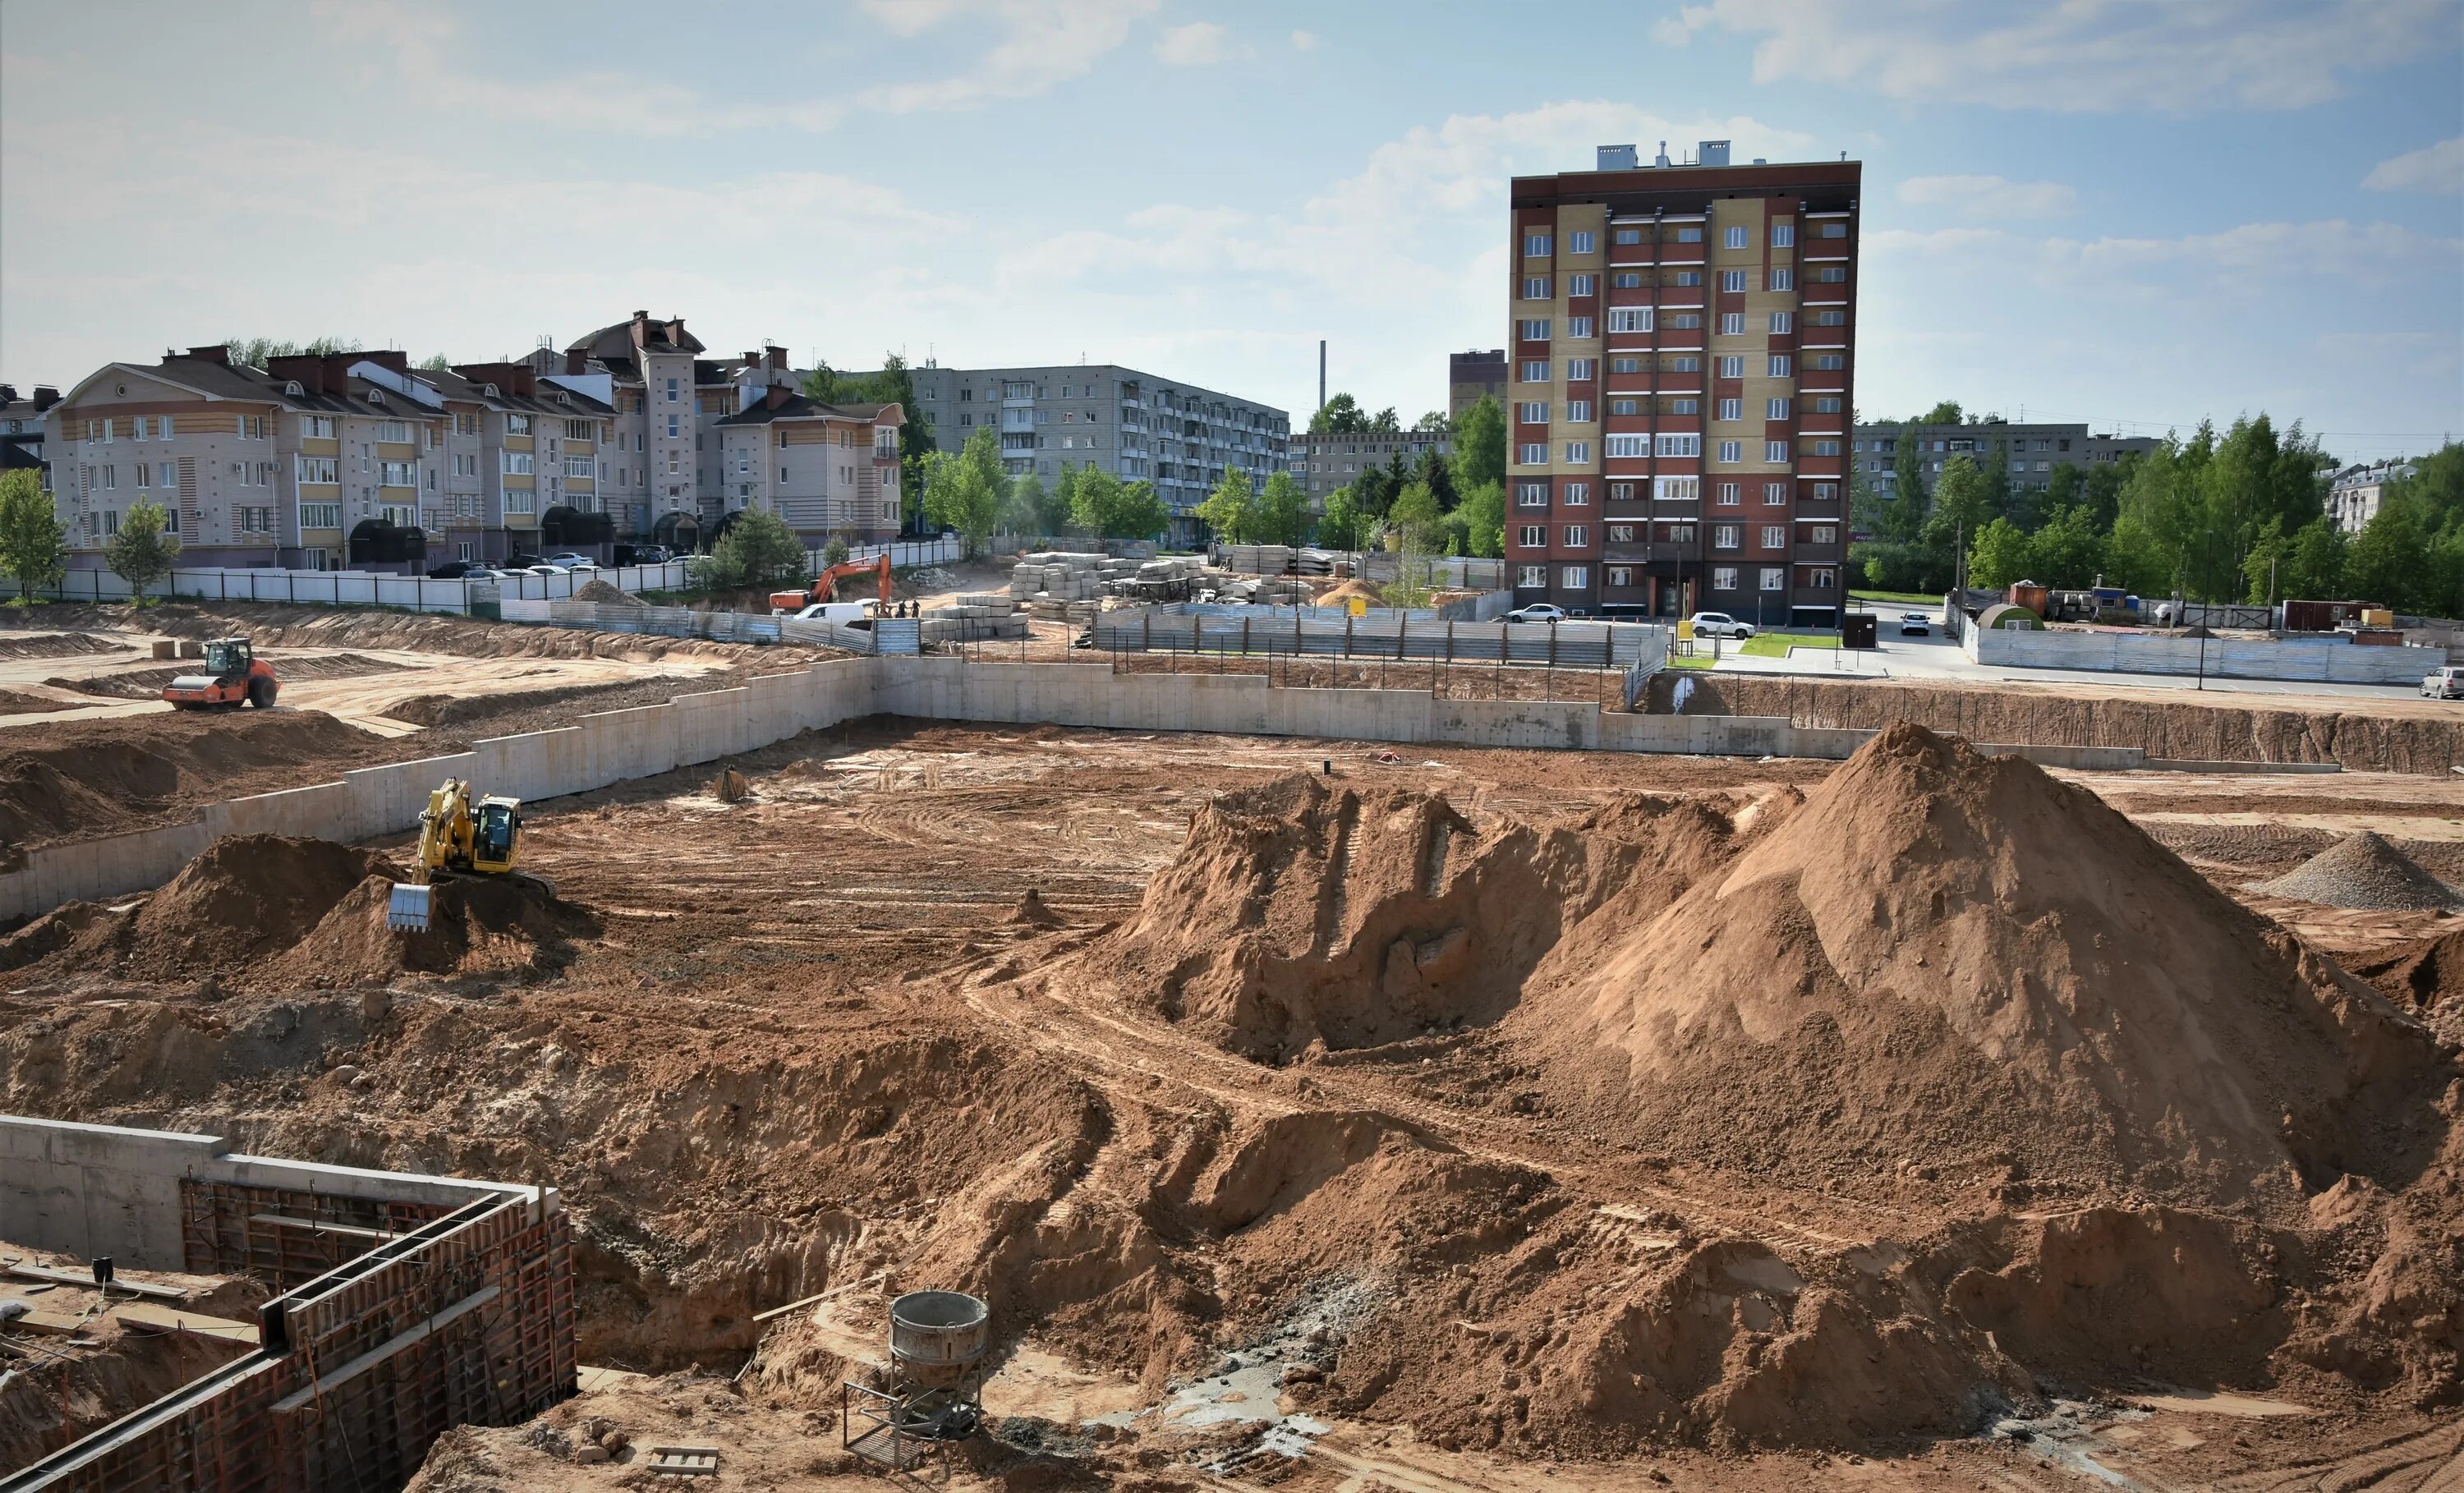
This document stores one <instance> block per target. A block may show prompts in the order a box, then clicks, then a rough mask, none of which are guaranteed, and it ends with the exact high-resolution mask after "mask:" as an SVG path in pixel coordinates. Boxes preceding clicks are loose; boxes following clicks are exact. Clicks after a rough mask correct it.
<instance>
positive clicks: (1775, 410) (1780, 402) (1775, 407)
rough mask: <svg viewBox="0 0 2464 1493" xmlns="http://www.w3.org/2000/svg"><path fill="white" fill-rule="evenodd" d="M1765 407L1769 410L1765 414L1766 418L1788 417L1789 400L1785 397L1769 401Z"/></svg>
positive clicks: (1781, 418)
mask: <svg viewBox="0 0 2464 1493" xmlns="http://www.w3.org/2000/svg"><path fill="white" fill-rule="evenodd" d="M1763 407H1764V409H1765V410H1766V411H1767V413H1766V414H1765V416H1764V418H1765V419H1769V420H1785V419H1787V418H1788V401H1787V400H1785V399H1773V400H1770V401H1767V402H1766V403H1765V404H1764V406H1763Z"/></svg>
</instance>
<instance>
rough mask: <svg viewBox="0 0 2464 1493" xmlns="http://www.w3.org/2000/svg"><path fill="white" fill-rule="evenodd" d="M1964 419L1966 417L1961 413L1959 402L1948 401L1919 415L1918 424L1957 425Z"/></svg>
mask: <svg viewBox="0 0 2464 1493" xmlns="http://www.w3.org/2000/svg"><path fill="white" fill-rule="evenodd" d="M1964 418H1966V417H1965V416H1964V415H1963V414H1962V413H1961V411H1960V408H1959V401H1957V400H1955V399H1946V400H1944V401H1943V402H1942V403H1941V404H1939V405H1936V406H1933V407H1932V408H1931V409H1928V410H1926V411H1925V413H1924V414H1922V415H1919V416H1918V417H1917V419H1916V423H1917V424H1918V425H1957V424H1959V423H1960V421H1961V420H1962V419H1964Z"/></svg>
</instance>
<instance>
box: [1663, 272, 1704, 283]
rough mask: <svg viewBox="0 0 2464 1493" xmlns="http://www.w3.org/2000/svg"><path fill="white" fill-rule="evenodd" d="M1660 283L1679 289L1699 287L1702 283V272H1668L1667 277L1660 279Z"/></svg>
mask: <svg viewBox="0 0 2464 1493" xmlns="http://www.w3.org/2000/svg"><path fill="white" fill-rule="evenodd" d="M1702 283H1703V272H1702V271H1700V270H1671V271H1669V272H1668V274H1667V277H1666V278H1664V279H1662V280H1661V284H1663V285H1676V286H1681V287H1690V286H1695V285H1700V284H1702Z"/></svg>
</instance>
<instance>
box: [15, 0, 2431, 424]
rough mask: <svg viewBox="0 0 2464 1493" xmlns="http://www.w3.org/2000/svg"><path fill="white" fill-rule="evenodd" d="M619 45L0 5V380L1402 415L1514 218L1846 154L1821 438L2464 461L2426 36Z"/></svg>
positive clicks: (2151, 1)
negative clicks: (1662, 170)
mask: <svg viewBox="0 0 2464 1493" xmlns="http://www.w3.org/2000/svg"><path fill="white" fill-rule="evenodd" d="M1706 137H1707V138H1720V137H1727V138H1730V139H1733V140H1734V141H1735V142H1736V151H1737V156H1738V159H1740V160H1743V159H1746V158H1749V157H1751V156H1756V155H1762V156H1769V157H1771V158H1773V159H1814V158H1822V159H1829V158H1834V157H1836V156H1837V154H1838V153H1839V152H1841V151H1843V150H1844V151H1846V152H1848V153H1849V154H1850V155H1851V156H1852V157H1855V158H1857V159H1859V160H1861V161H1863V162H1864V163H1865V184H1866V186H1865V198H1864V205H1863V207H1864V228H1865V240H1864V255H1865V278H1864V284H1863V286H1862V290H1861V301H1860V315H1859V320H1860V345H1861V347H1862V349H1863V357H1862V365H1861V368H1860V371H1859V384H1858V392H1859V406H1860V407H1861V408H1862V410H1863V411H1864V412H1865V413H1867V414H1868V415H1899V414H1905V413H1909V412H1913V411H1914V410H1917V409H1920V408H1922V407H1924V406H1927V405H1929V404H1931V403H1932V402H1933V401H1934V400H1935V399H1937V398H1957V399H1960V400H1962V401H1964V402H1965V403H1967V404H1968V405H1969V406H1970V407H1971V408H1980V407H1981V408H1990V409H1999V410H2003V411H2006V412H2008V413H2010V414H2012V415H2013V416H2016V415H2017V414H2019V413H2020V411H2021V409H2022V408H2023V407H2024V409H2025V411H2026V413H2027V414H2028V415H2029V416H2031V417H2035V418H2053V419H2079V420H2088V421H2091V422H2094V423H2095V424H2097V425H2098V426H2099V428H2115V427H2119V428H2123V429H2124V430H2127V431H2132V432H2139V431H2161V430H2162V429H2164V428H2166V427H2167V426H2170V425H2174V424H2177V423H2180V424H2187V423H2189V422H2193V421H2196V420H2197V419H2199V418H2201V417H2202V416H2213V417H2215V418H2217V419H2219V420H2229V419H2231V418H2232V417H2233V415H2235V414H2236V413H2239V412H2242V411H2246V410H2248V411H2255V410H2258V409H2262V408H2263V409H2266V410H2269V411H2270V412H2272V413H2275V414H2276V415H2277V416H2278V418H2279V419H2285V418H2291V417H2295V416H2299V417H2301V418H2303V419H2305V420H2306V421H2307V422H2308V424H2309V426H2310V428H2313V429H2316V430H2320V431H2322V432H2324V433H2325V437H2326V444H2327V446H2328V448H2329V450H2333V451H2336V452H2337V453H2338V454H2340V455H2348V456H2364V455H2375V454H2384V453H2389V452H2399V451H2413V450H2423V449H2426V448H2427V447H2429V446H2431V445H2434V444H2435V442H2436V440H2437V439H2438V438H2439V436H2440V435H2441V434H2443V433H2446V432H2454V433H2457V434H2464V362H2459V348H2464V195H2459V185H2464V0H2311V3H2299V0H2241V3H2235V0H2196V3H2194V0H2006V3H2000V4H1991V5H1973V6H1970V5H1960V4H1952V3H1937V0H1862V3H1859V4H1858V5H1854V6H1850V5H1838V4H1816V3H1799V0H1714V3H1711V4H1705V5H1676V4H1661V5H1652V4H1616V3H1612V4H1602V5H1598V6H1596V7H1585V6H1581V5H1573V6H1562V7H1559V8H1556V9H1554V10H1552V11H1551V20H1550V21H1549V22H1548V24H1547V25H1546V26H1542V25H1541V24H1539V23H1538V22H1536V21H1535V20H1534V19H1533V18H1532V13H1531V12H1529V11H1526V10H1523V9H1522V8H1517V7H1508V6H1496V5H1484V6H1479V7H1463V8H1461V9H1460V10H1459V11H1453V10H1449V9H1447V8H1440V7H1433V6H1428V5H1418V6H1395V7H1373V6H1369V5H1360V4H1337V5H1328V4H1323V3H1320V4H1313V5H1277V4H1246V5H1240V6H1233V5H1229V4H1220V3H1218V4H1198V3H1188V0H1077V3H1072V0H883V3H878V4H874V3H848V4H842V5H832V6H824V5H803V4H781V5H772V6H764V7H730V8H727V9H725V10H723V11H722V10H705V9H703V8H700V7H673V6H671V7H666V8H654V7H650V6H647V5H631V4H623V3H599V4H591V5H563V4H544V3H524V4H515V5H465V4H457V3H452V0H429V3H423V4H397V3H392V0H353V3H348V4H344V3H339V0H337V3H330V4H312V5H274V4H249V3H237V4H225V5H216V6H212V7H186V6H172V5H165V4H143V5H135V4H122V3H114V0H79V3H74V4H70V3H55V0H0V378H5V379H7V380H9V381H10V382H12V383H15V384H18V385H19V386H20V387H21V388H22V387H24V386H26V385H28V384H33V383H34V382H36V381H38V380H39V381H44V382H59V383H67V382H72V381H74V380H76V379H77V378H79V377H82V376H83V375H84V374H85V373H87V372H90V371H91V370H92V369H93V368H94V367H95V366H97V365H98V364H99V363H101V362H105V361H107V360H111V359H115V358H117V359H136V360H147V359H151V358H153V357H154V356H157V355H158V354H159V353H160V352H161V350H162V349H163V348H164V347H165V346H166V345H171V344H187V343H191V342H201V341H209V340H219V339H221V338H223V337H225V336H229V335H233V334H258V335H267V336H275V337H290V338H295V339H302V340H304V339H307V338H310V337H314V336H317V335H319V334H324V333H334V334H340V335H344V336H349V337H356V338H358V339H361V340H363V342H365V343H366V344H367V345H370V346H401V347H405V348H407V349H408V350H409V351H410V352H411V353H412V354H413V355H415V356H425V355H426V354H428V353H430V352H435V351H443V352H446V353H449V354H450V355H451V356H452V357H453V358H454V359H455V360H456V361H457V362H459V361H471V360H478V359H486V358H493V357H495V356H496V355H498V354H501V353H514V352H520V351H523V350H526V349H528V348H529V347H531V346H534V345H536V344H537V342H538V340H539V338H540V337H542V336H546V337H552V338H553V339H554V340H556V341H557V343H558V344H560V345H561V344H562V343H563V342H564V341H567V340H571V339H573V338H574V337H577V336H579V335H580V334H581V333H583V331H586V330H588V329H589V328H591V327H593V326H596V325H599V324H602V323H605V322H606V321H610V320H615V319H618V318H622V317H624V316H625V315H627V314H628V313H629V312H630V311H631V310H632V309H633V308H635V307H644V308H647V309H649V311H650V312H651V313H652V314H653V315H657V316H668V315H682V316H684V317H686V318H688V321H689V324H690V325H691V326H692V327H693V329H694V330H695V331H696V332H698V333H699V335H700V336H701V337H702V338H703V340H705V341H707V342H709V343H710V344H711V345H712V346H713V347H714V348H715V349H718V350H720V351H730V352H732V351H740V350H742V349H744V348H746V347H750V346H752V345H754V344H755V343H756V342H757V341H759V340H763V339H770V340H778V341H780V342H782V343H784V344H785V345H787V346H788V347H790V348H791V349H793V351H794V354H795V357H796V359H797V361H798V362H799V363H803V362H806V361H808V360H809V359H810V358H811V357H812V356H813V355H815V354H817V353H818V354H819V355H821V356H823V357H825V358H826V359H828V360H829V361H830V362H832V363H834V364H836V365H838V366H841V367H861V366H869V365H871V364H872V363H874V362H877V360H878V357H879V354H880V353H881V351H882V350H883V349H885V348H899V349H902V350H904V351H905V352H906V353H907V354H908V355H909V356H910V357H912V358H914V359H916V360H918V361H920V360H922V359H924V358H926V357H928V356H936V357H938V358H939V360H940V361H941V362H944V363H952V364H976V363H990V362H1069V361H1073V360H1076V359H1078V358H1079V357H1081V356H1082V355H1083V356H1084V357H1085V358H1086V359H1088V360H1089V361H1091V362H1127V363H1132V364H1134V365H1137V366H1140V367H1144V368H1147V369H1149V370H1150V371H1152V372H1154V373H1156V374H1158V375H1162V376H1165V377H1169V378H1176V379H1182V380H1187V381H1190V382H1193V383H1199V384H1208V385H1212V386H1214V387H1218V388H1221V389H1225V390H1228V391H1232V392H1235V393H1239V394H1243V395H1246V396H1250V397H1254V398H1261V399H1265V400H1269V401H1272V402H1274V403H1277V404H1280V405H1282V406H1285V407H1287V408H1288V409H1290V410H1292V411H1293V412H1294V414H1295V416H1296V418H1297V417H1300V416H1304V415H1305V414H1306V412H1307V410H1308V409H1309V407H1310V406H1312V405H1313V404H1314V401H1315V388H1316V358H1317V340H1318V339H1319V338H1321V337H1324V338H1327V339H1329V340H1330V341H1331V368H1332V382H1333V384H1334V386H1335V387H1337V388H1344V389H1350V390H1352V391H1353V392H1354V393H1355V394H1356V395H1358V397H1359V398H1360V399H1361V400H1362V401H1363V402H1364V403H1366V404H1368V405H1370V406H1372V407H1375V406H1385V405H1394V406H1397V407H1399V408H1400V409H1401V411H1402V413H1403V415H1404V417H1405V418H1406V419H1407V420H1408V419H1410V418H1412V417H1413V416H1415V415H1417V414H1418V413H1419V411H1421V410H1422V409H1426V408H1429V407H1432V406H1441V405H1442V403H1443V400H1444V355H1445V353H1446V352H1447V351H1448V350H1450V349H1457V348H1464V347H1471V346H1481V347H1488V346H1494V345H1497V344H1498V342H1499V340H1500V339H1501V336H1502V334H1503V332H1504V330H1505V324H1506V318H1507V303H1506V300H1505V298H1504V291H1505V286H1506V283H1507V281H1506V275H1505V271H1504V263H1505V253H1506V238H1507V235H1506V231H1505V209H1506V196H1505V192H1506V180H1507V177H1508V176H1509V175H1510V174H1513V173H1515V172H1540V171H1549V170H1557V169H1567V168H1582V167H1585V166H1587V165H1589V164H1590V162H1591V159H1592V156H1591V152H1592V147H1593V146H1594V145H1595V144H1598V143H1622V142H1635V143H1639V144H1640V145H1641V146H1642V147H1643V150H1644V152H1645V153H1646V155H1647V154H1648V153H1649V152H1650V151H1651V150H1652V149H1653V148H1654V147H1655V146H1656V145H1657V143H1658V142H1659V141H1661V139H1666V140H1668V141H1669V142H1670V144H1671V150H1672V152H1675V151H1678V150H1681V149H1686V148H1690V147H1691V145H1692V143H1693V142H1695V141H1696V140H1699V139H1703V138H1706Z"/></svg>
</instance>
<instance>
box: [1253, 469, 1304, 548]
mask: <svg viewBox="0 0 2464 1493" xmlns="http://www.w3.org/2000/svg"><path fill="white" fill-rule="evenodd" d="M1254 522H1255V523H1256V525H1257V530H1258V539H1259V542H1261V543H1264V544H1293V545H1297V544H1299V543H1301V542H1302V541H1304V540H1306V539H1307V538H1309V494H1307V493H1305V492H1303V491H1302V490H1301V485H1300V483H1298V482H1296V481H1294V480H1293V478H1292V474H1291V473H1290V472H1276V473H1274V474H1273V475H1272V476H1269V477H1268V478H1266V486H1265V491H1264V492H1262V493H1260V494H1258V506H1257V512H1256V515H1255V518H1254Z"/></svg>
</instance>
